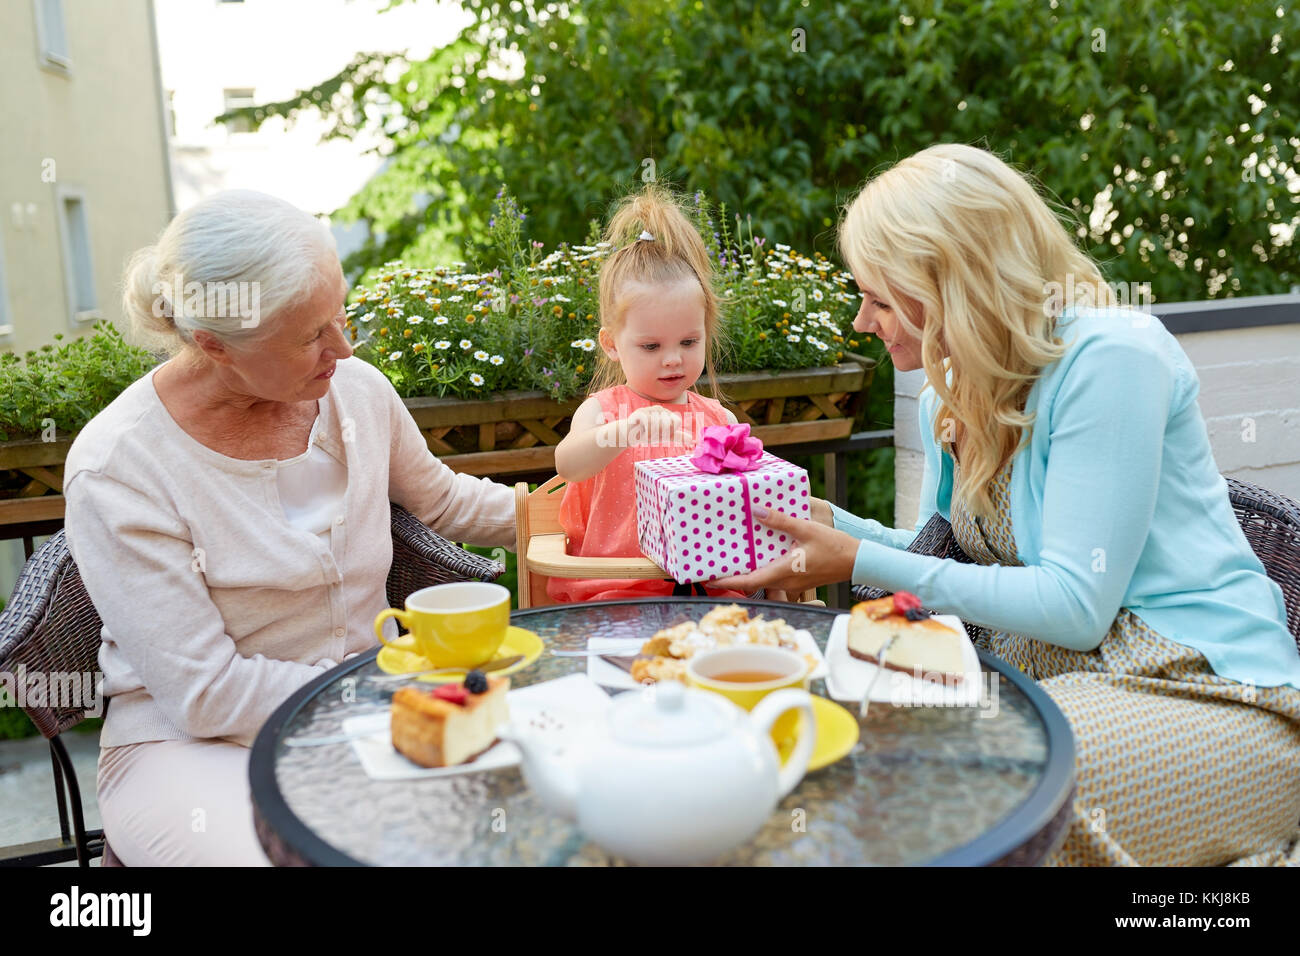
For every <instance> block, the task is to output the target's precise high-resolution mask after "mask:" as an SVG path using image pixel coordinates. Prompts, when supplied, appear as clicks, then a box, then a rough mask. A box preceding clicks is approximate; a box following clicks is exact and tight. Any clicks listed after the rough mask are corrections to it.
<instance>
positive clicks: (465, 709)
mask: <svg viewBox="0 0 1300 956" xmlns="http://www.w3.org/2000/svg"><path fill="white" fill-rule="evenodd" d="M509 689H510V678H508V677H489V676H487V675H486V674H484V673H483V672H482V671H470V672H469V673H468V674H467V675H466V676H465V680H464V682H463V683H455V682H452V683H447V684H442V685H440V686H438V687H437V688H435V689H434V690H432V691H430V690H425V689H423V688H419V687H401V688H398V690H397V691H396V692H394V694H393V712H392V721H391V723H392V730H393V749H394V750H396V751H397V752H398V753H401V754H405V755H406V756H407V757H408V758H410V759H411V760H413V761H414V762H415V763H418V764H419V765H420V766H422V767H452V766H455V765H456V764H461V763H467V762H468V761H470V760H473V759H474V758H475V757H477V756H478V755H479V754H481V753H482V752H483V751H485V750H487V749H488V748H489V747H491V746H492V745H493V744H494V743H496V739H497V729H498V728H499V727H501V726H502V725H503V724H505V723H507V722H509V720H510V711H509V708H508V706H507V704H506V692H507V691H508V690H509Z"/></svg>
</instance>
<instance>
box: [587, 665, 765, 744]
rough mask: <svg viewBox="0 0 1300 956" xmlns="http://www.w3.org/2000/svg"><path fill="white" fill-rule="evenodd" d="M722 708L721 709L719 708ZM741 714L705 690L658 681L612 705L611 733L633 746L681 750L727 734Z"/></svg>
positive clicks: (735, 708)
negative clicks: (690, 688)
mask: <svg viewBox="0 0 1300 956" xmlns="http://www.w3.org/2000/svg"><path fill="white" fill-rule="evenodd" d="M719 705H722V706H719ZM732 710H735V711H736V713H743V711H741V710H740V708H738V707H735V705H733V704H732V703H731V702H730V701H728V700H726V699H725V698H723V697H718V696H717V695H715V694H710V693H707V692H705V691H688V690H687V689H686V688H685V687H683V686H682V685H681V683H679V682H678V681H675V680H665V681H658V682H657V683H655V684H653V685H650V686H649V687H647V688H646V689H645V691H644V692H642V693H639V694H625V695H623V698H621V699H620V700H619V701H617V702H616V706H615V708H614V714H613V720H612V723H611V728H610V729H611V734H612V736H613V738H614V739H615V740H617V741H619V742H620V743H624V744H630V745H632V746H637V747H684V746H694V745H696V744H704V743H708V742H709V741H711V740H715V739H717V738H718V737H720V736H722V735H723V734H725V733H727V732H728V731H729V730H730V729H731V728H732V727H733V726H734V725H735V721H736V714H733V713H731V711H732Z"/></svg>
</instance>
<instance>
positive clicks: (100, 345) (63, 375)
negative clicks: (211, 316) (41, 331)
mask: <svg viewBox="0 0 1300 956" xmlns="http://www.w3.org/2000/svg"><path fill="white" fill-rule="evenodd" d="M54 338H55V341H56V342H58V341H61V340H62V339H63V335H62V334H61V333H56V334H55V336H54ZM155 364H157V362H156V359H155V358H154V357H153V356H152V355H151V354H150V353H149V352H147V351H146V350H144V349H141V348H137V347H135V346H132V345H128V344H127V343H126V342H125V341H124V340H123V338H122V334H121V333H120V332H119V331H118V330H117V328H116V327H114V326H113V324H112V323H110V322H97V323H95V325H94V331H93V334H90V335H85V336H81V337H79V338H75V339H72V340H70V341H68V342H65V343H63V344H62V345H58V346H57V347H56V346H55V345H42V346H41V347H40V349H37V350H33V351H30V352H28V353H27V354H26V356H24V357H23V358H19V357H18V355H16V354H15V353H13V352H3V353H0V441H14V440H16V439H20V438H39V437H41V436H42V433H44V432H45V431H46V430H47V429H48V428H49V427H50V426H53V427H54V428H55V429H57V431H58V432H59V433H61V434H65V435H66V434H68V433H72V432H76V431H79V430H80V429H81V428H82V427H83V426H85V424H86V423H87V422H88V421H90V420H91V419H92V418H94V417H95V416H96V415H97V414H99V412H100V411H101V410H102V409H103V408H105V407H106V406H107V405H108V404H109V403H110V402H112V401H113V399H115V398H117V396H118V395H120V394H121V393H122V391H123V389H125V388H126V387H127V386H128V385H130V384H131V383H132V382H134V381H135V380H136V379H138V378H139V377H140V376H142V375H144V374H145V373H146V372H148V371H149V369H151V368H153V366H154V365H155Z"/></svg>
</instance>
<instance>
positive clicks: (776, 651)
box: [686, 645, 812, 756]
mask: <svg viewBox="0 0 1300 956" xmlns="http://www.w3.org/2000/svg"><path fill="white" fill-rule="evenodd" d="M811 673H812V668H811V667H809V665H808V662H807V661H806V660H804V658H803V655H801V654H796V653H795V652H794V651H788V650H786V649H785V648H783V647H768V646H765V645H746V646H741V647H720V648H717V649H715V650H711V651H704V652H702V653H700V654H696V655H695V656H694V657H692V658H691V659H690V660H689V661H688V662H687V664H686V680H687V681H688V682H689V683H690V684H691V686H692V687H699V688H701V689H702V690H711V691H713V692H714V693H715V694H721V695H722V696H723V697H725V698H727V699H728V700H730V701H731V702H732V703H733V704H736V705H737V706H738V707H741V708H743V709H745V710H753V709H754V708H755V707H757V706H758V702H759V701H760V700H762V699H763V698H764V697H766V696H767V695H768V694H771V693H774V692H775V691H778V690H784V689H785V688H787V687H795V688H799V689H800V690H807V689H808V685H809V684H810V683H812V680H811V678H810V677H809V674H811ZM762 678H766V679H762ZM798 731H799V711H797V710H788V711H786V712H785V713H784V714H782V715H781V716H780V717H778V718H777V719H776V722H775V723H773V724H772V742H773V743H774V744H776V749H777V751H778V752H779V753H781V754H782V755H783V756H784V755H785V754H786V753H787V752H789V750H790V749H791V748H792V747H793V745H794V743H795V741H796V740H797V738H798V736H799V732H798Z"/></svg>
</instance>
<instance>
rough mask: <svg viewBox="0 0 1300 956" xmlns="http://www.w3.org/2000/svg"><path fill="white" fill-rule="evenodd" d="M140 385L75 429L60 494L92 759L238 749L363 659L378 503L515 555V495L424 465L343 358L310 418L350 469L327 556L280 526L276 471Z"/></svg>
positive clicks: (422, 449) (382, 566)
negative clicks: (85, 670) (98, 672)
mask: <svg viewBox="0 0 1300 956" xmlns="http://www.w3.org/2000/svg"><path fill="white" fill-rule="evenodd" d="M155 371H157V369H154V370H152V371H150V372H149V373H148V374H147V375H145V376H144V377H142V378H141V379H139V380H138V381H136V382H133V383H132V384H131V385H130V386H128V387H127V389H126V390H125V391H124V392H122V394H121V395H119V396H118V397H117V399H115V400H114V401H113V403H112V404H110V405H109V406H108V407H107V408H105V409H104V410H103V411H102V412H100V413H99V414H98V415H96V416H95V418H94V419H93V420H92V421H91V422H90V423H89V424H88V425H86V427H85V428H84V429H83V430H82V431H81V433H80V434H79V435H78V436H77V438H76V441H74V442H73V444H72V448H71V450H70V451H69V452H68V457H67V465H66V468H65V472H64V479H63V493H64V494H65V495H66V496H67V517H66V519H65V529H66V537H67V542H68V547H69V549H70V550H71V552H72V556H73V558H74V560H75V561H76V562H77V567H78V569H79V571H80V572H81V577H82V580H83V581H84V582H85V585H86V590H87V592H88V593H89V595H90V598H91V601H93V602H94V605H95V609H96V611H98V612H99V616H100V618H101V619H102V620H103V622H104V628H103V644H102V645H101V647H100V653H99V664H100V667H101V669H102V670H103V672H104V685H103V693H104V694H105V695H107V696H109V697H111V698H112V702H111V705H110V706H109V708H108V712H107V716H106V717H105V721H104V728H103V732H102V734H101V737H100V743H101V745H102V746H104V747H115V746H121V745H123V744H130V743H138V742H142V741H148V740H186V739H195V738H210V737H217V738H225V739H228V740H232V741H235V742H237V743H240V744H243V745H245V746H250V745H251V744H252V742H253V738H254V737H255V736H256V735H257V732H258V730H259V728H261V726H262V724H263V723H264V722H265V721H266V719H267V718H268V717H269V716H270V715H271V713H272V711H274V710H275V708H276V707H278V706H279V705H280V704H281V703H282V702H283V701H284V700H285V699H286V698H287V697H288V696H289V695H290V694H291V693H292V692H293V691H295V690H296V689H298V688H299V687H301V686H302V685H303V684H305V683H307V682H308V681H309V680H311V679H312V678H314V677H317V676H319V675H320V674H323V673H325V672H326V671H327V670H329V669H330V668H331V667H333V666H335V664H336V663H337V662H338V661H341V660H343V658H344V657H345V656H347V655H350V654H353V653H356V652H359V651H364V650H367V649H368V648H371V647H374V646H375V645H376V643H377V641H376V639H375V634H374V628H373V622H374V619H375V616H376V615H377V614H378V613H379V612H380V611H382V610H383V609H384V608H385V607H387V606H388V600H387V598H386V596H385V592H384V587H385V582H386V580H387V577H388V571H389V567H390V566H391V564H392V557H393V545H392V534H391V530H390V527H391V525H390V516H389V504H388V503H389V500H390V499H391V500H392V501H395V502H397V503H398V504H400V505H402V506H404V507H405V508H407V509H408V510H410V511H411V512H412V513H413V514H415V516H416V517H418V518H419V519H420V520H421V521H423V522H424V523H425V524H427V525H428V526H429V527H431V528H433V529H434V530H435V531H437V532H438V533H439V534H442V535H443V536H445V537H447V538H449V539H451V540H452V541H460V542H468V543H471V544H475V545H486V546H502V547H506V548H510V549H512V550H513V548H514V543H515V504H514V492H513V490H512V489H511V488H510V487H508V486H506V485H502V484H498V483H496V482H493V481H490V480H489V479H486V478H474V477H471V476H469V475H462V474H457V473H456V472H453V471H452V470H451V469H449V468H448V467H447V466H446V465H444V464H443V463H442V462H440V461H439V460H438V459H437V458H436V457H434V455H433V454H432V453H431V452H430V451H429V449H428V446H427V445H426V444H425V440H424V437H423V436H422V435H421V434H420V430H419V428H418V427H417V426H416V424H415V421H414V419H412V418H411V415H410V413H409V412H408V411H407V410H406V406H404V405H403V404H402V400H401V398H400V397H399V396H398V395H397V392H396V391H395V390H394V389H393V387H392V385H391V384H390V383H389V381H388V379H387V378H385V377H384V375H383V373H381V372H380V371H379V370H378V369H376V368H374V367H373V366H371V365H369V364H367V363H365V362H363V361H361V360H360V359H358V358H355V357H353V358H348V359H344V360H343V361H341V362H339V363H338V364H337V365H336V366H335V373H334V377H333V378H332V379H331V380H330V387H329V391H328V392H327V393H326V395H325V397H324V398H322V399H321V401H320V404H319V408H320V412H319V415H320V418H319V428H318V432H317V441H318V442H319V444H320V446H321V447H322V448H323V449H325V450H326V451H328V452H329V453H330V454H332V455H335V456H336V457H337V458H339V459H340V460H345V461H346V462H347V470H348V486H347V493H346V496H345V499H344V507H343V509H342V512H341V513H340V514H339V515H338V516H337V517H336V518H335V519H334V523H333V526H332V528H331V533H330V535H329V539H330V540H329V542H328V543H326V541H325V540H324V538H323V537H322V536H320V535H317V534H312V533H311V532H309V531H305V530H303V529H300V528H296V527H294V526H293V525H292V524H290V523H289V522H288V521H287V520H286V518H285V513H284V510H283V507H282V506H281V503H280V496H279V489H278V487H277V479H276V475H277V472H278V470H279V469H278V465H277V464H276V461H275V460H274V459H271V460H264V461H243V460H239V459H235V458H228V457H226V456H225V455H222V454H220V453H218V452H216V451H213V450H212V449H210V448H208V447H207V446H206V445H203V444H202V443H200V442H199V441H197V440H196V439H194V438H193V437H191V436H190V435H189V434H188V433H187V432H185V431H184V430H183V429H182V428H181V427H180V425H178V424H177V423H176V421H175V420H174V419H173V418H172V417H171V415H170V413H169V412H168V411H167V409H166V407H165V406H164V405H163V403H162V401H161V399H160V398H159V397H158V393H157V391H156V390H155V389H154V387H153V376H154V372H155ZM388 626H389V630H388V631H387V632H386V633H388V634H396V627H395V625H393V624H392V622H391V621H390V622H388Z"/></svg>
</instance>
